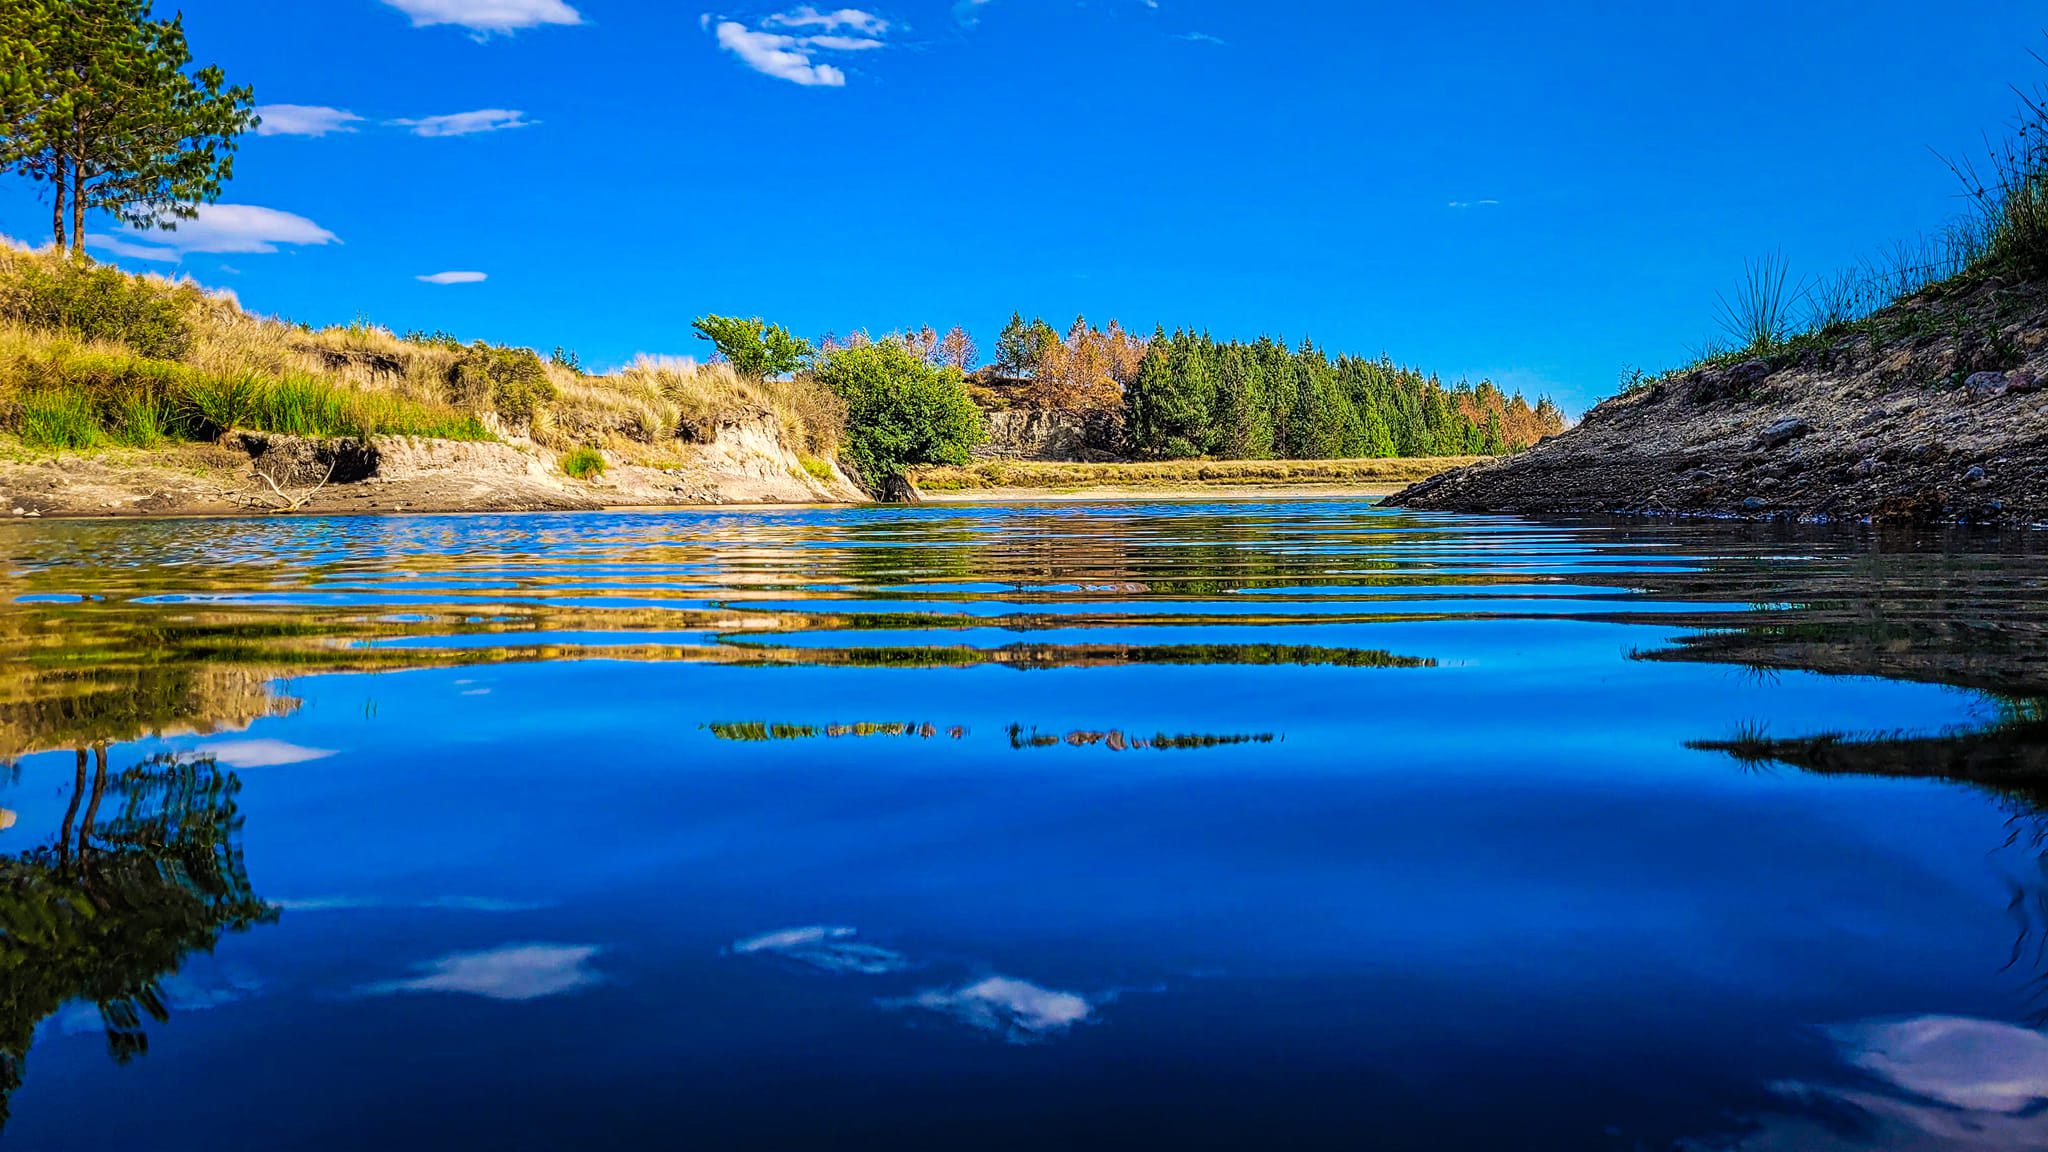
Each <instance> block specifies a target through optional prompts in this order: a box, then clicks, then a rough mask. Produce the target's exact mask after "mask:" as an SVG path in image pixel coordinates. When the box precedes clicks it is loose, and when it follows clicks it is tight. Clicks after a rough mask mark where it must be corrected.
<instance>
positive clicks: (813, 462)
mask: <svg viewBox="0 0 2048 1152" xmlns="http://www.w3.org/2000/svg"><path fill="white" fill-rule="evenodd" d="M796 462H797V463H798V464H801V465H803V469H804V471H805V472H807V473H809V474H810V477H811V479H813V480H816V481H817V482H818V483H820V484H830V483H831V482H832V465H830V464H828V463H826V462H825V461H823V460H820V459H818V458H817V457H816V456H803V455H799V456H798V457H797V458H796Z"/></svg>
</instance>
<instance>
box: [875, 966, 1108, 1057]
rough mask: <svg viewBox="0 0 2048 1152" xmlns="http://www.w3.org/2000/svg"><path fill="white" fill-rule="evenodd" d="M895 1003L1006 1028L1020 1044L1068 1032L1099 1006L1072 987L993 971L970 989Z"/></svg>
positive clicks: (1001, 1029) (997, 1029) (984, 1026)
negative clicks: (1046, 985)
mask: <svg viewBox="0 0 2048 1152" xmlns="http://www.w3.org/2000/svg"><path fill="white" fill-rule="evenodd" d="M890 1005H891V1006H892V1007H908V1008H924V1009H927V1010H929V1011H932V1012H939V1013H942V1014H944V1015H947V1016H951V1017H953V1018H954V1019H956V1020H958V1021H960V1022H961V1023H963V1024H967V1025H970V1026H972V1027H975V1028H981V1029H984V1030H986V1031H989V1032H1001V1033H1003V1034H1004V1035H1006V1036H1007V1037H1008V1038H1009V1039H1010V1040H1011V1041H1013V1042H1016V1043H1028V1042H1030V1041H1032V1040H1037V1039H1042V1038H1044V1037H1046V1036H1050V1035H1053V1034H1054V1033H1058V1032H1064V1031H1066V1030H1067V1029H1069V1028H1071V1027H1073V1026H1074V1025H1076V1024H1079V1023H1081V1022H1082V1021H1084V1020H1086V1019H1088V1016H1089V1013H1090V1012H1091V1011H1093V1008H1092V1007H1091V1006H1090V1005H1089V1003H1088V1001H1087V1000H1085V999H1083V998H1082V997H1080V996H1077V995H1075V994H1074V993H1072V992H1061V991H1058V990H1057V989H1053V988H1043V987H1040V986H1039V985H1037V984H1033V983H1031V982H1030V981H1029V980H1017V979H1014V978H1012V977H1009V976H990V977H989V978H987V979H985V980H979V981H976V982H975V983H973V984H969V985H967V986H966V987H964V988H954V989H945V988H933V989H930V990H928V991H924V992H920V993H918V994H917V995H915V996H912V997H910V998H909V999H907V1000H896V1001H891V1002H890Z"/></svg>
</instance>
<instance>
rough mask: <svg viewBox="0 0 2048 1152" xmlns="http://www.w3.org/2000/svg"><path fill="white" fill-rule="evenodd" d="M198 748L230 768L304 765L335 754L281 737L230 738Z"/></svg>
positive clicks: (326, 749)
mask: <svg viewBox="0 0 2048 1152" xmlns="http://www.w3.org/2000/svg"><path fill="white" fill-rule="evenodd" d="M198 751H199V753H200V754H201V755H203V756H211V757H213V758H214V759H216V760H218V761H220V762H221V763H223V764H226V765H227V766H229V767H230V768H275V767H277V766H278V765H280V764H305V763H308V762H310V761H313V760H325V759H327V758H328V757H329V756H332V755H334V751H333V750H332V749H329V748H308V747H305V746H304V745H301V744H288V743H286V742H285V741H283V740H231V741H229V742H227V743H225V744H201V745H200V746H199V748H198Z"/></svg>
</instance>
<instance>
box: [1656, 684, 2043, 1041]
mask: <svg viewBox="0 0 2048 1152" xmlns="http://www.w3.org/2000/svg"><path fill="white" fill-rule="evenodd" d="M1995 702H1996V703H1997V704H1998V705H1999V715H1998V717H1997V718H1996V719H1995V720H1993V721H1992V722H1991V723H1989V724H1987V725H1985V726H1984V727H1982V728H1976V729H1966V730H1959V731H1953V732H1942V733H1937V734H1934V735H1926V736H1890V735H1884V734H1875V735H1861V736H1859V735H1852V734H1847V733H1839V732H1824V733H1819V734H1817V735H1810V736H1801V737H1794V738H1774V737H1772V736H1770V735H1769V734H1768V733H1766V732H1763V731H1761V730H1758V729H1751V730H1747V731H1744V732H1740V733H1737V734H1736V735H1735V736H1734V737H1731V738H1728V739H1722V740H1696V741H1693V742H1691V745H1690V746H1691V747H1693V748H1697V749H1700V750H1703V751H1711V752H1722V753H1726V754H1727V755H1729V756H1732V757H1734V758H1735V759H1736V760H1737V761H1739V762H1741V763H1743V764H1746V765H1752V766H1755V765H1766V764H1783V765H1787V766H1789V767H1794V768H1798V769H1800V770H1802V771H1805V772H1812V773H1816V774H1819V775H1824V776H1890V777H1898V778H1908V779H1933V780H1946V781H1951V782H1954V783H1959V784H1966V785H1970V786H1973V787H1976V788H1979V789H1982V790H1983V791H1985V792H1988V793H1990V794H1991V795H1992V797H1993V798H1994V799H1995V800H1996V802H1997V803H1998V804H1999V805H2000V806H2001V807H2002V808H2003V809H2004V810H2005V811H2006V813H2007V818H2006V837H2005V840H2004V842H2003V843H2001V844H1999V845H1997V846H1996V848H1995V849H1994V851H1999V852H2014V851H2016V852H2018V853H2020V854H2021V855H2022V857H2023V860H2024V864H2023V869H2024V872H2023V874H2022V875H2020V876H2009V877H2007V880H2006V884H2007V888H2008V893H2009V900H2008V903H2007V905H2006V912H2007V914H2008V915H2009V916H2011V918H2012V922H2013V943H2012V951H2011V954H2010V955H2009V956H2007V957H2005V958H2004V963H2003V965H2002V966H2001V970H2002V971H2007V972H2023V973H2030V974H2031V975H2030V976H2029V977H2028V980H2027V984H2026V995H2027V998H2028V1004H2029V1016H2030V1019H2031V1022H2032V1023H2033V1024H2035V1025H2036V1026H2039V1025H2042V1024H2048V701H2044V700H2042V699H2039V698H2033V697H2022V698H1999V699H1996V700H1995Z"/></svg>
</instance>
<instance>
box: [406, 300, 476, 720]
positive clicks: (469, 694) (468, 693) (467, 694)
mask: <svg viewBox="0 0 2048 1152" xmlns="http://www.w3.org/2000/svg"><path fill="white" fill-rule="evenodd" d="M415 279H417V280H419V281H421V282H422V283H426V284H481V283H483V282H484V281H485V280H486V279H488V277H486V276H485V275H484V274H483V273H481V272H435V273H432V274H430V275H426V276H418V277H415ZM489 691H490V689H488V688H483V689H479V690H478V691H477V692H474V693H471V692H465V693H463V695H465V696H471V695H479V696H480V695H482V694H484V693H486V692H489Z"/></svg>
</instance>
